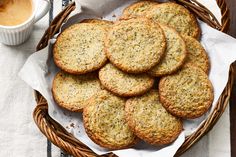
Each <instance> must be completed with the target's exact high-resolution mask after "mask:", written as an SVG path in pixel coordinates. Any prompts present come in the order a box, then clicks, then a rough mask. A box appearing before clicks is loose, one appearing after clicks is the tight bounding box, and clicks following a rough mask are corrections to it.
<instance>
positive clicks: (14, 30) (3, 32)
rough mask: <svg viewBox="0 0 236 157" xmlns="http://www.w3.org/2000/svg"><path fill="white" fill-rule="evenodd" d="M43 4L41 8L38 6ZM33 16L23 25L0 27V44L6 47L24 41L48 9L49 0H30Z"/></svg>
mask: <svg viewBox="0 0 236 157" xmlns="http://www.w3.org/2000/svg"><path fill="white" fill-rule="evenodd" d="M42 3H44V5H43V8H39V6H40V5H41V4H42ZM32 4H33V14H32V15H31V16H30V18H29V19H28V20H27V21H25V22H24V23H22V24H20V25H16V26H3V25H0V42H1V43H3V44H6V45H19V44H21V43H23V42H24V41H26V40H27V39H28V38H29V36H30V33H31V32H32V30H33V25H34V23H36V22H37V21H38V20H40V19H41V18H42V17H43V16H44V15H45V14H46V13H47V12H48V11H49V9H50V2H49V0H32Z"/></svg>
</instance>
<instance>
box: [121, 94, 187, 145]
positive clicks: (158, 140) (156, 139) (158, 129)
mask: <svg viewBox="0 0 236 157" xmlns="http://www.w3.org/2000/svg"><path fill="white" fill-rule="evenodd" d="M125 112H126V120H127V122H128V124H129V126H130V128H131V129H132V130H133V131H134V133H135V134H136V135H137V136H138V137H139V138H140V139H143V140H144V141H146V142H147V143H150V144H152V145H163V144H169V143H171V142H173V141H174V140H175V139H176V138H177V137H178V135H179V134H180V132H181V131H182V122H181V120H180V119H178V118H176V117H174V116H172V115H171V114H170V113H168V112H167V111H166V109H165V108H164V107H163V106H162V104H161V103H160V101H159V98H158V91H157V90H152V91H150V92H149V93H147V94H145V95H143V96H141V97H135V98H131V99H129V100H127V102H126V105H125Z"/></svg>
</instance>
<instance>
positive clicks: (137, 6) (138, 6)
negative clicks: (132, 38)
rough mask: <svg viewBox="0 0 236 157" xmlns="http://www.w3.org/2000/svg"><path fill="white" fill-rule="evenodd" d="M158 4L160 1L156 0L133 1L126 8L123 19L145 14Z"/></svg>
mask: <svg viewBox="0 0 236 157" xmlns="http://www.w3.org/2000/svg"><path fill="white" fill-rule="evenodd" d="M157 4H158V3H157V2H156V1H154V0H143V1H138V2H136V3H133V4H131V5H130V6H128V7H127V8H125V9H124V11H123V14H122V16H121V19H122V18H124V19H125V18H132V17H139V16H145V13H146V12H147V11H148V10H149V9H150V8H151V7H152V6H153V5H157Z"/></svg>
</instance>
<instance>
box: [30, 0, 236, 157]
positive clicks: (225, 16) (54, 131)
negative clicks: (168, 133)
mask: <svg viewBox="0 0 236 157" xmlns="http://www.w3.org/2000/svg"><path fill="white" fill-rule="evenodd" d="M173 1H175V2H176V3H178V4H181V5H183V6H185V7H186V8H188V9H189V10H190V11H192V12H193V13H194V14H195V15H196V16H197V17H198V18H200V19H201V20H203V21H204V22H206V23H207V24H208V25H210V26H211V27H213V28H215V29H218V30H220V31H222V32H227V31H228V29H229V23H230V18H229V9H228V7H227V6H226V2H225V0H216V2H217V4H218V6H219V8H220V10H221V14H222V18H221V23H222V24H220V23H219V22H218V21H217V20H216V18H215V17H214V15H213V14H212V13H211V12H210V11H209V10H208V9H207V8H206V7H205V6H203V5H201V4H200V3H198V2H197V1H196V0H173ZM74 9H75V3H72V4H70V5H68V6H67V7H66V8H65V9H64V10H63V11H61V12H60V13H59V14H58V15H57V17H55V18H54V20H53V21H52V23H51V24H50V26H49V28H48V29H47V30H46V31H45V34H44V35H43V37H42V38H41V40H40V42H39V44H38V46H37V51H38V50H40V49H42V48H44V47H46V46H47V44H48V40H49V39H50V38H51V37H52V36H53V35H54V34H55V33H56V32H57V31H58V30H59V28H60V26H61V25H62V23H63V21H65V19H66V18H67V17H68V15H69V14H70V13H71V12H72V11H73V10H74ZM233 73H234V69H233V66H232V65H231V66H230V71H229V79H228V82H227V85H226V87H225V89H224V91H223V92H222V94H221V96H220V98H219V99H218V101H217V105H216V107H215V109H214V111H213V112H212V113H211V114H210V115H209V116H208V118H207V119H206V121H205V122H204V123H203V124H202V125H201V126H200V127H199V129H198V130H197V131H196V132H195V133H193V134H191V135H190V136H188V137H186V139H185V142H184V143H183V144H182V146H181V147H180V148H179V149H178V151H177V152H176V154H175V156H180V155H181V154H183V153H184V152H185V151H187V150H188V149H189V148H190V147H191V146H192V145H194V144H195V143H196V142H197V141H198V140H200V139H201V138H202V137H203V136H204V135H206V134H207V133H208V132H209V131H210V130H211V129H212V128H213V126H214V125H215V123H216V122H217V121H218V120H219V118H220V117H221V115H222V114H223V112H224V110H225V108H226V107H227V104H228V102H229V99H230V94H231V90H232V87H233V80H234V74H233ZM35 100H36V102H37V106H36V107H35V109H34V112H33V118H34V121H35V123H36V125H37V126H38V128H39V129H40V131H41V132H42V133H43V134H44V135H45V136H46V137H47V138H48V139H49V140H50V141H51V142H52V143H53V144H55V145H56V146H58V147H60V148H61V149H62V150H64V151H65V152H68V153H69V154H71V155H73V156H80V157H95V156H98V155H96V154H95V153H94V152H93V151H92V150H90V149H89V148H88V147H87V146H86V145H84V144H83V143H81V142H80V141H79V140H78V139H76V138H75V137H74V136H73V135H72V134H70V133H68V132H67V131H66V130H65V129H64V128H63V127H62V126H61V125H60V124H59V123H57V122H56V121H55V120H53V119H52V118H51V117H50V116H49V114H48V104H47V102H46V100H45V98H44V97H43V96H42V95H41V94H40V93H39V92H37V91H35ZM103 156H109V157H115V156H116V155H114V154H112V153H109V154H106V155H103Z"/></svg>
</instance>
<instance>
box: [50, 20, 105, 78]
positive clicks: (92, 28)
mask: <svg viewBox="0 0 236 157" xmlns="http://www.w3.org/2000/svg"><path fill="white" fill-rule="evenodd" d="M105 34H106V27H104V26H101V25H95V24H93V23H79V24H74V25H72V26H71V27H69V28H67V29H66V30H64V31H63V32H62V33H61V34H60V35H59V37H58V38H57V41H56V43H55V45H54V48H53V56H54V62H55V64H56V65H57V66H58V67H59V68H61V69H62V70H63V71H66V72H68V73H72V74H84V73H88V72H91V71H95V70H97V69H99V68H100V67H102V66H103V65H104V64H105V63H106V60H107V58H106V55H105V52H104V38H105Z"/></svg>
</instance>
